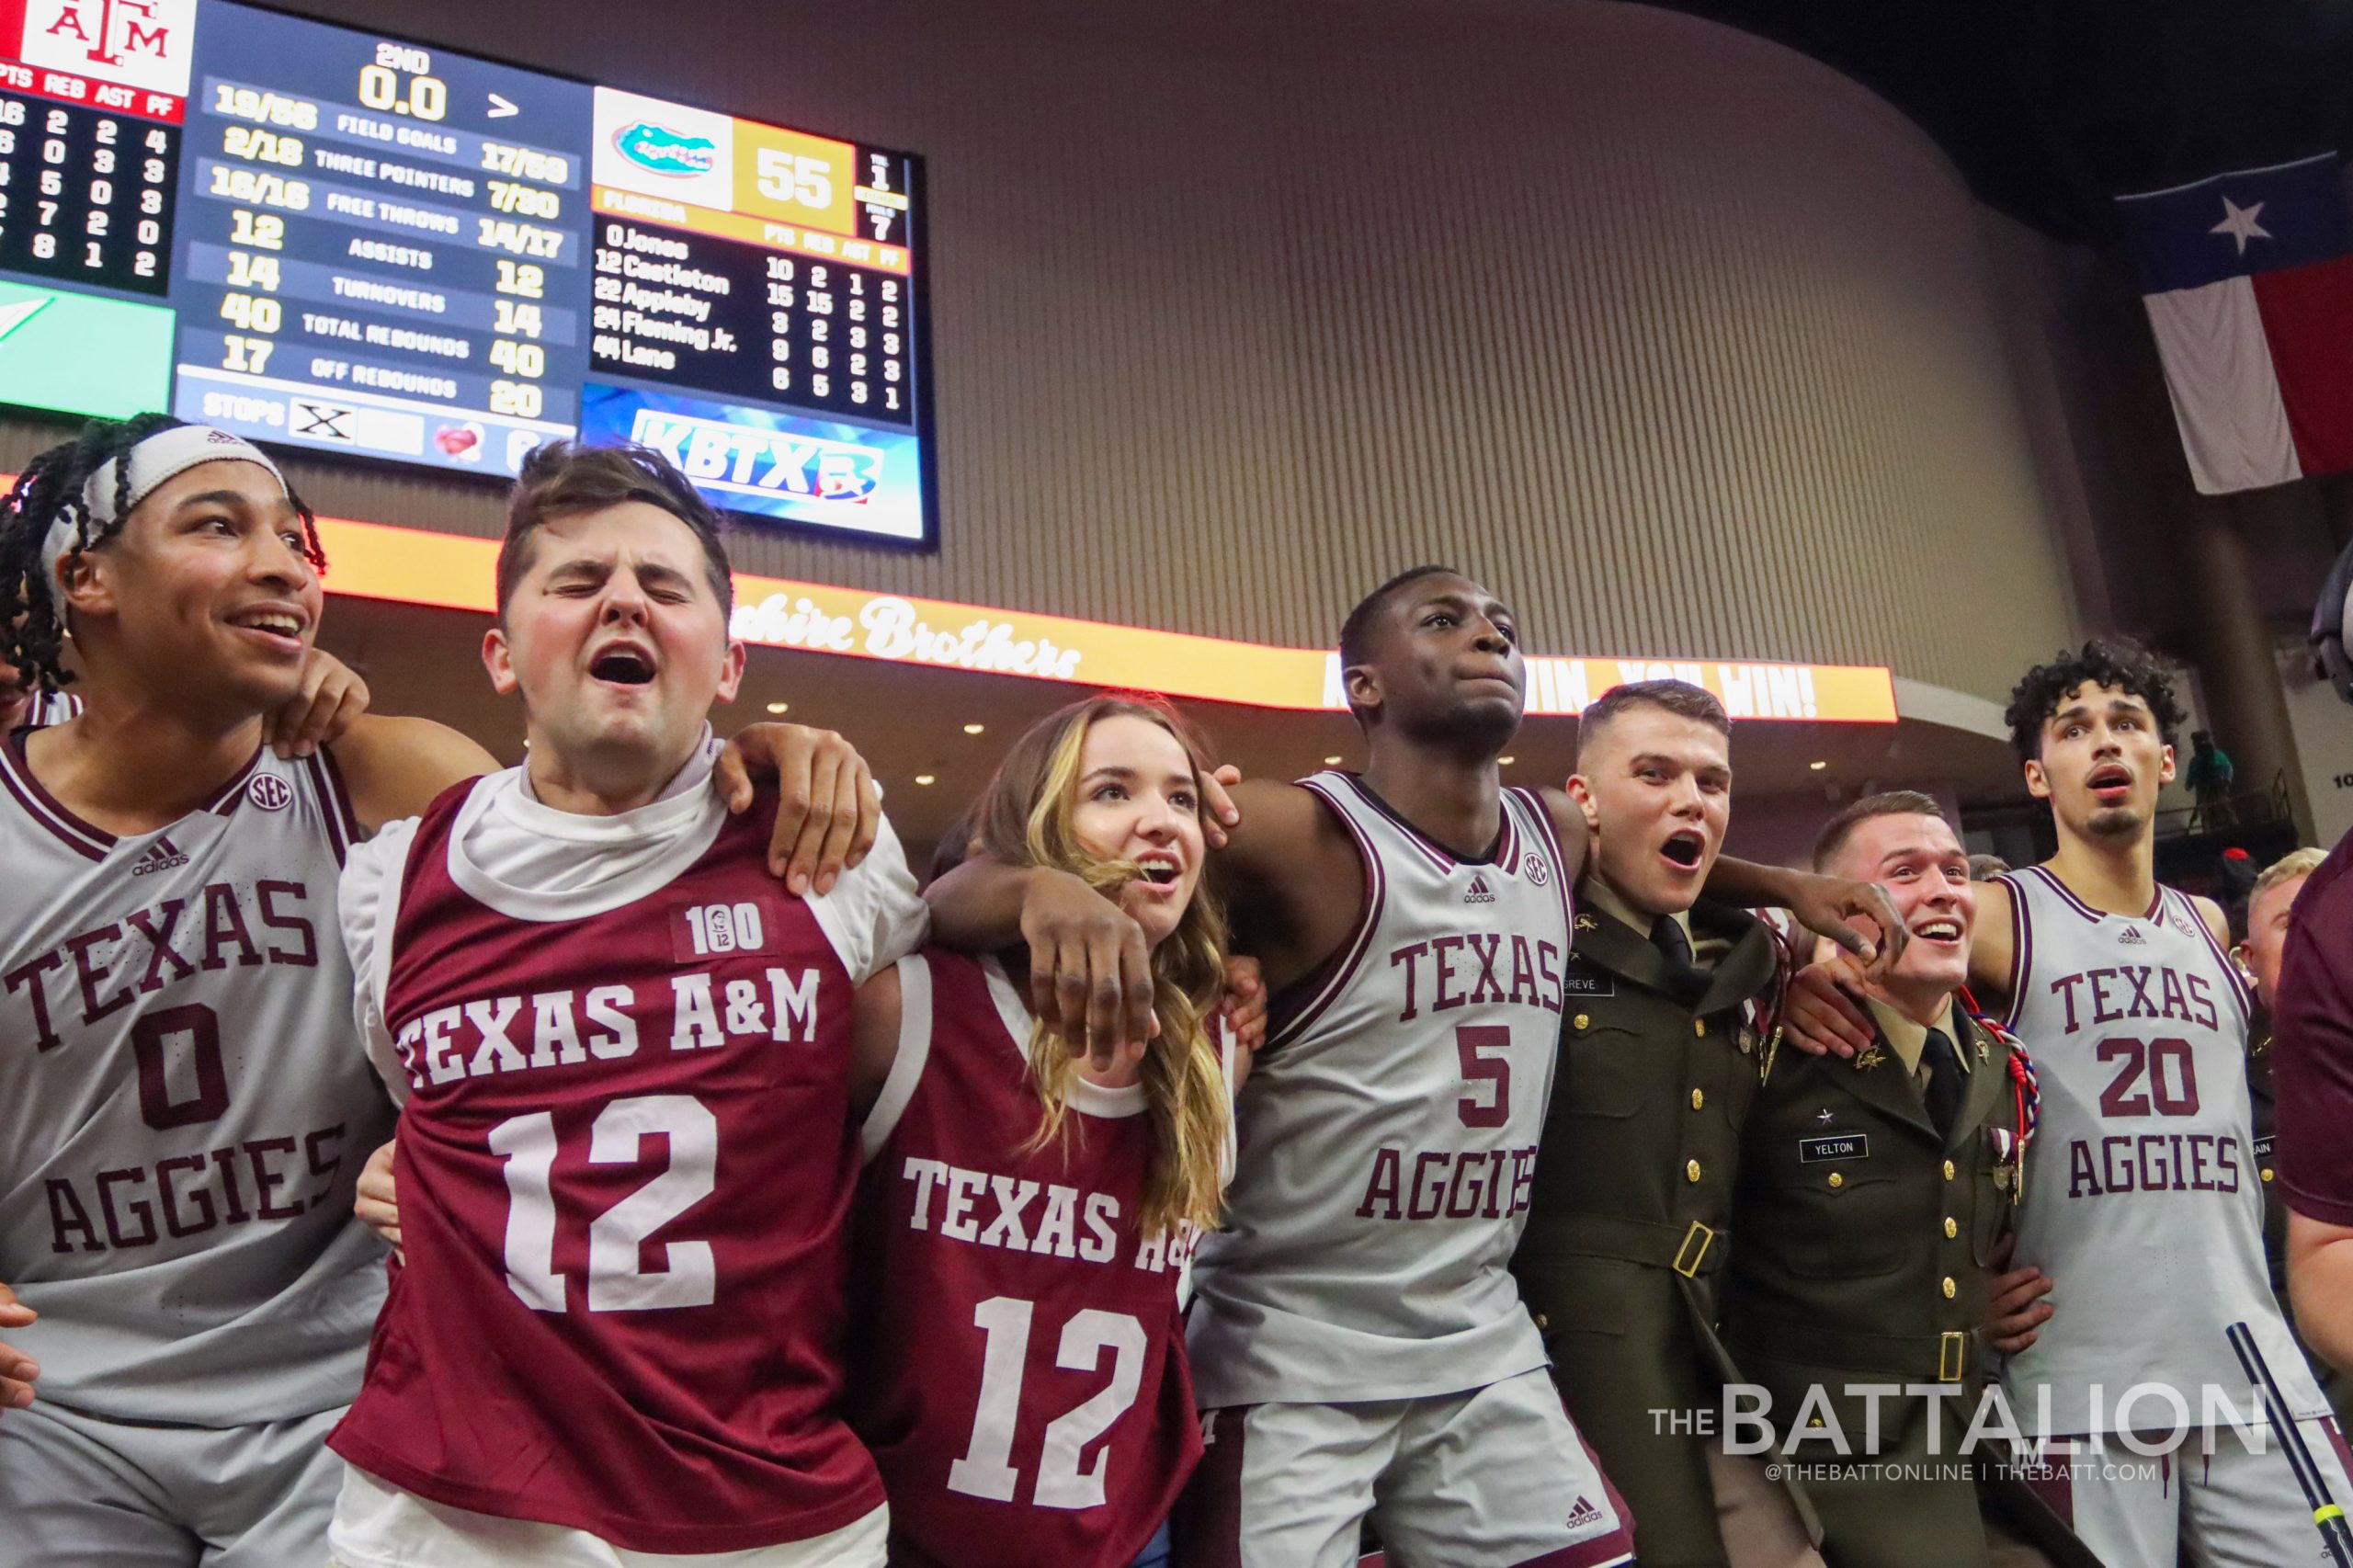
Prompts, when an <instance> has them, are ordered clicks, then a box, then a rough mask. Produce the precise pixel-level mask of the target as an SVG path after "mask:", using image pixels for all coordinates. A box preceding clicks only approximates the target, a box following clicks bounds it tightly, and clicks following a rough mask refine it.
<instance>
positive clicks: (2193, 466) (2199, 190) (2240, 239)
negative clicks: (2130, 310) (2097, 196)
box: [2117, 153, 2353, 495]
mask: <svg viewBox="0 0 2353 1568" xmlns="http://www.w3.org/2000/svg"><path fill="white" fill-rule="evenodd" d="M2117 206H2118V208H2119V209H2120V210H2121V212H2122V215H2123V220H2124V236H2125V248H2126V250H2127V251H2128V252H2129V253H2130V254H2131V258H2132V264H2133V267H2134V268H2135V269H2136V270H2137V271H2138V272H2139V273H2140V276H2141V291H2142V293H2143V296H2145V300H2144V302H2145V303H2146V304H2147V305H2148V307H2149V324H2150V325H2151V326H2152V327H2154V329H2155V331H2156V335H2157V347H2158V348H2159V350H2160V351H2161V352H2162V353H2163V354H2164V356H2165V385H2166V386H2167V388H2168V389H2170V390H2171V392H2172V393H2173V412H2174V417H2175V419H2176V420H2177V422H2178V423H2179V424H2180V426H2181V444H2182V448H2183V449H2184V450H2185V451H2187V452H2188V456H2189V472H2190V475H2191V477H2192V478H2193V479H2194V480H2195V481H2196V482H2197V484H2198V488H2199V489H2200V490H2202V491H2204V492H2206V493H2207V494H2210V495H2211V494H2221V493H2222V492H2224V491H2229V490H2252V489H2254V488H2256V486H2258V485H2265V484H2280V483H2285V482H2287V481H2288V480H2290V479H2298V478H2301V477H2302V476H2303V475H2305V474H2308V473H2333V472H2337V471H2338V470H2341V469H2353V210H2348V208H2347V201H2346V194H2345V186H2344V183H2343V180H2342V177H2341V176H2340V173H2339V168H2338V163H2337V157H2336V153H2322V154H2321V155H2319V156H2317V157H2312V158H2305V159H2302V160H2300V161H2298V162H2296V163H2292V164H2280V165H2276V166H2274V167H2271V168H2267V169H2248V170H2245V171H2244V172H2242V173H2239V174H2229V175H2217V176H2214V177H2213V178H2212V179H2203V180H2200V181H2199V182H2198V183H2197V184H2195V185H2185V186H2177V187H2175V188H2173V189H2171V190H2157V191H2151V192H2149V193H2148V194H2147V195H2144V196H2125V197H2120V198H2118V199H2117Z"/></svg>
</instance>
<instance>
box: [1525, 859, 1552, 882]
mask: <svg viewBox="0 0 2353 1568" xmlns="http://www.w3.org/2000/svg"><path fill="white" fill-rule="evenodd" d="M1528 880H1529V882H1531V883H1532V884H1534V885H1535V886H1537V887H1542V886H1543V885H1544V884H1545V883H1546V882H1549V881H1552V867H1550V866H1547V865H1546V864H1545V863H1544V857H1543V856H1541V855H1530V856H1529V858H1528Z"/></svg>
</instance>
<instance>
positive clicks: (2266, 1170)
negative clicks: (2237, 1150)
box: [1691, 1089, 2271, 1181]
mask: <svg viewBox="0 0 2353 1568" xmlns="http://www.w3.org/2000/svg"><path fill="white" fill-rule="evenodd" d="M1691 1092H1692V1093H1693V1094H1695V1095H1696V1094H1698V1093H1699V1091H1698V1090H1697V1089H1694V1090H1693V1091H1691ZM2263 1179H2264V1180H2266V1181H2269V1180H2270V1179H2271V1168H2270V1167H2269V1166H2268V1165H2267V1166H2265V1167H2264V1170H2263Z"/></svg>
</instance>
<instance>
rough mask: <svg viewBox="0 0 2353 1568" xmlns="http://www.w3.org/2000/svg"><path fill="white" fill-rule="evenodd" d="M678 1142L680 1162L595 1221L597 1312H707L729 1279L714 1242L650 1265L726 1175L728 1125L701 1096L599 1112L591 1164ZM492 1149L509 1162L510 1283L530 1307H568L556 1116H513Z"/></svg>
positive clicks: (674, 1158)
mask: <svg viewBox="0 0 2353 1568" xmlns="http://www.w3.org/2000/svg"><path fill="white" fill-rule="evenodd" d="M657 1132H658V1133H665V1134H667V1135H668V1137H669V1140H670V1166H669V1168H668V1169H667V1170H665V1171H664V1172H663V1173H662V1174H661V1175H660V1176H655V1177H654V1179H653V1180H652V1181H649V1182H647V1183H646V1184H645V1185H644V1186H643V1187H639V1188H638V1189H637V1190H636V1191H635V1192H632V1193H631V1194H630V1195H629V1196H628V1197H627V1198H624V1199H621V1200H620V1202H619V1203H616V1204H614V1205H613V1206H612V1207H611V1208H610V1209H608V1210H605V1211H604V1212H603V1213H602V1214H599V1215H597V1218H596V1219H594V1220H592V1221H589V1222H588V1310H589V1311H590V1312H647V1311H651V1310H654V1309H656V1308H662V1307H707V1306H709V1305H710V1303H711V1301H712V1299H713V1297H714V1295H715V1294H716V1292H717V1289H718V1283H719V1276H718V1271H717V1269H716V1267H714V1265H713V1264H712V1261H711V1256H710V1243H709V1242H669V1243H666V1244H665V1245H664V1247H663V1251H664V1252H665V1254H667V1256H668V1265H669V1266H668V1267H666V1268H665V1269H663V1270H662V1271H661V1272H660V1273H658V1274H648V1273H646V1272H645V1271H644V1270H643V1268H642V1267H640V1261H639V1260H640V1258H641V1256H642V1247H643V1246H644V1244H645V1239H646V1238H647V1237H648V1236H651V1235H652V1234H653V1233H654V1232H656V1231H658V1230H660V1229H661V1228H662V1227H663V1226H665V1225H666V1224H668V1223H669V1222H670V1221H673V1220H675V1219H676V1218H677V1217H678V1216H679V1215H681V1214H683V1213H685V1212H686V1211H687V1210H688V1209H691V1208H692V1207H694V1206H695V1205H696V1204H698V1203H699V1202H701V1201H702V1200H703V1199H706V1198H708V1197H710V1194H711V1189H712V1188H713V1187H715V1186H716V1185H717V1172H718V1169H719V1119H718V1118H716V1117H714V1116H712V1115H711V1114H710V1110H709V1109H708V1108H705V1107H704V1105H703V1103H702V1102H701V1101H700V1100H698V1099H696V1098H695V1097H694V1096H691V1095H638V1096H633V1097H631V1098H629V1099H621V1100H614V1101H613V1102H612V1103H610V1104H609V1105H608V1106H606V1107H605V1108H604V1109H603V1110H600V1111H598V1112H597V1119H596V1122H595V1123H594V1125H592V1126H591V1127H590V1129H589V1132H588V1161H589V1164H591V1165H631V1164H634V1163H635V1162H636V1160H637V1149H638V1143H639V1142H640V1140H642V1139H643V1138H644V1137H646V1136H647V1135H649V1134H652V1133H657ZM490 1147H491V1152H492V1153H497V1154H504V1155H505V1156H506V1200H507V1202H506V1283H507V1285H508V1287H509V1288H510V1289H512V1290H514V1292H515V1294H516V1295H517V1296H519V1297H521V1298H522V1300H523V1302H524V1304H525V1305H527V1306H529V1307H532V1308H535V1309H537V1310H538V1311H540V1312H563V1311H565V1310H566V1308H565V1304H564V1296H563V1275H561V1274H558V1273H557V1272H556V1271H555V1192H554V1189H553V1187H552V1185H551V1182H550V1179H549V1176H550V1173H551V1171H552V1170H553V1169H554V1166H555V1118H554V1117H553V1116H552V1115H551V1114H550V1113H549V1112H547V1111H543V1110H542V1111H534V1112H533V1113H531V1114H530V1115H529V1116H517V1117H510V1118H508V1119H506V1120H505V1121H502V1122H500V1123H499V1124H498V1125H497V1126H496V1127H494V1128H492V1129H491V1132H490Z"/></svg>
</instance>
